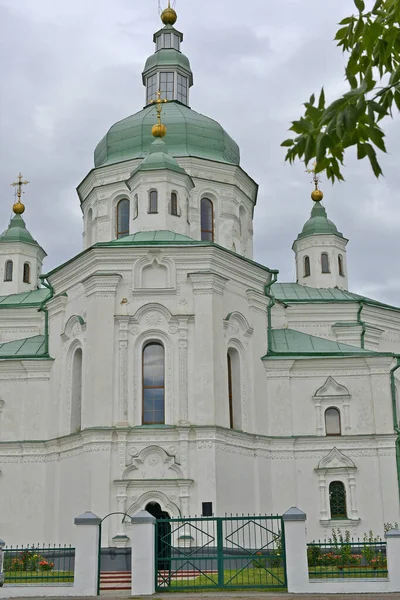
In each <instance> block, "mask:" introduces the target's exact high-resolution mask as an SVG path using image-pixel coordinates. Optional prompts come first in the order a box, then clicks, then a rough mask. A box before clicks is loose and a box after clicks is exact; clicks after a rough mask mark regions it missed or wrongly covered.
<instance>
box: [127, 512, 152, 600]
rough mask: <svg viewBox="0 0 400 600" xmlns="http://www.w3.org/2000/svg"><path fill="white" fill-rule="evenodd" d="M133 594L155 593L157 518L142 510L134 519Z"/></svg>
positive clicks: (132, 539) (147, 594)
mask: <svg viewBox="0 0 400 600" xmlns="http://www.w3.org/2000/svg"><path fill="white" fill-rule="evenodd" d="M131 522H132V526H133V531H132V536H131V542H132V596H150V595H152V594H154V593H155V591H156V587H155V580H156V552H155V529H156V519H155V518H154V517H153V516H152V515H151V514H150V513H148V512H147V511H146V510H142V511H140V512H138V513H136V515H133V517H132V519H131Z"/></svg>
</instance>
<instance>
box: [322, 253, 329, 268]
mask: <svg viewBox="0 0 400 600" xmlns="http://www.w3.org/2000/svg"><path fill="white" fill-rule="evenodd" d="M321 271H322V273H330V271H329V257H328V255H327V254H326V252H323V253H322V254H321Z"/></svg>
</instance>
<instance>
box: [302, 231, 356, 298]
mask: <svg viewBox="0 0 400 600" xmlns="http://www.w3.org/2000/svg"><path fill="white" fill-rule="evenodd" d="M346 244H347V240H346V239H345V238H340V237H338V236H336V235H314V236H310V237H307V238H303V239H300V240H296V241H295V243H294V244H293V249H294V251H295V254H296V273H297V278H296V281H297V283H299V284H300V285H304V286H310V287H316V288H334V287H338V288H339V289H343V290H347V289H348V286H349V282H348V273H347V259H346ZM322 253H326V254H328V257H329V269H330V272H329V273H322V267H321V254H322ZM339 254H340V255H341V256H342V258H343V268H344V276H342V275H339V265H338V257H339ZM305 256H308V257H309V258H310V267H311V274H310V275H309V276H307V277H305V275H304V258H305Z"/></svg>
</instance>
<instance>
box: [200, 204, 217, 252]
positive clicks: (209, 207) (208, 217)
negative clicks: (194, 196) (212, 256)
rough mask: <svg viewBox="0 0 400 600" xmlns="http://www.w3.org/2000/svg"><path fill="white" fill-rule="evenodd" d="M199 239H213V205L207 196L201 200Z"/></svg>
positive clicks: (210, 240)
mask: <svg viewBox="0 0 400 600" xmlns="http://www.w3.org/2000/svg"><path fill="white" fill-rule="evenodd" d="M201 239H202V240H203V241H205V242H213V241H214V206H213V203H212V202H211V200H209V199H208V198H202V200H201Z"/></svg>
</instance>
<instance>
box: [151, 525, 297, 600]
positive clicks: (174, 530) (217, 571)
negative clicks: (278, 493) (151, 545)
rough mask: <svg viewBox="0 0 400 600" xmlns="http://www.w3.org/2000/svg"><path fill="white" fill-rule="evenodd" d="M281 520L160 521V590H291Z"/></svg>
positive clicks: (157, 575)
mask: <svg viewBox="0 0 400 600" xmlns="http://www.w3.org/2000/svg"><path fill="white" fill-rule="evenodd" d="M284 535H285V534H284V523H283V521H282V518H281V517H278V516H276V517H275V516H258V517H256V516H247V517H233V516H231V517H209V518H193V519H192V518H188V519H158V520H157V523H156V536H155V537H156V590H157V591H168V590H171V589H173V590H177V589H182V590H184V589H188V590H190V589H194V588H197V589H199V588H228V589H229V588H271V589H285V588H286V561H285V539H284Z"/></svg>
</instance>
